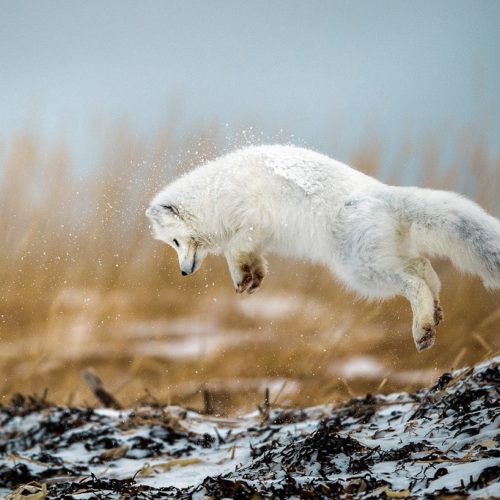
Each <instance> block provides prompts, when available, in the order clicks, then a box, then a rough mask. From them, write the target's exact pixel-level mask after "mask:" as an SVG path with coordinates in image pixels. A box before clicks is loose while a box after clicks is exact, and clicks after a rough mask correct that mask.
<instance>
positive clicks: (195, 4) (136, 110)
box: [0, 0, 500, 159]
mask: <svg viewBox="0 0 500 500" xmlns="http://www.w3.org/2000/svg"><path fill="white" fill-rule="evenodd" d="M499 54H500V1H494V0H492V1H484V0H473V1H458V0H448V1H443V0H431V1H427V0H419V1H414V0H411V1H404V0H394V1H380V0H377V1H371V0H370V1H355V0H346V1H335V0H324V1H318V0H314V1H313V0H307V1H305V0H301V1H296V0H286V1H285V0H280V1H276V0H274V1H264V0H257V1H256V0H252V1H250V0H245V1H242V0H211V1H209V0H196V1H195V0H193V1H189V0H178V1H173V0H170V1H169V0H140V1H139V0H106V1H103V0H97V1H96V0H85V1H78V2H77V1H73V0H57V1H55V0H44V1H39V0H0V138H1V137H5V136H6V135H9V134H10V133H11V132H12V131H13V130H16V129H19V128H20V127H21V126H22V124H23V123H32V124H34V125H33V126H34V127H36V129H37V131H38V132H39V133H41V134H43V135H46V136H48V137H52V136H54V137H55V136H60V135H63V136H65V137H67V138H68V139H69V140H70V142H71V144H72V145H73V146H74V148H75V151H77V154H80V153H82V150H83V149H82V148H83V146H84V147H85V148H89V147H92V145H91V144H90V143H89V140H88V136H89V128H90V123H91V119H92V117H96V116H99V117H104V118H106V119H108V118H112V117H117V118H120V117H124V116H127V117H128V118H129V121H130V123H131V124H133V125H134V126H136V127H137V128H138V130H139V131H140V133H142V134H145V135H147V134H148V133H152V132H153V131H154V130H156V129H157V127H158V126H159V124H160V123H161V122H162V121H163V120H165V118H166V117H167V118H168V116H169V114H171V113H176V114H180V116H181V117H182V123H183V126H184V127H185V129H186V130H194V129H197V128H200V127H202V126H213V125H215V126H217V127H218V128H222V129H223V127H224V125H225V124H228V125H227V127H228V129H230V130H238V129H239V128H240V127H242V126H243V125H244V124H250V123H251V124H253V125H254V126H255V127H256V130H257V131H258V133H262V134H263V137H264V138H271V139H272V138H273V137H275V136H276V134H278V133H279V131H280V130H283V134H282V135H284V136H285V137H292V138H293V140H296V141H297V142H299V143H301V144H305V145H308V146H310V147H312V148H315V149H319V150H322V151H324V152H326V153H329V154H334V155H335V156H337V157H339V156H340V158H341V159H342V156H343V155H344V156H345V155H348V153H349V151H350V150H351V149H353V148H355V147H356V145H357V144H359V142H360V141H363V140H364V138H365V137H366V135H367V131H370V132H373V131H376V133H377V134H378V135H379V136H380V138H381V140H382V141H383V142H384V144H387V146H388V147H389V148H391V147H394V144H395V143H396V142H397V141H398V140H399V139H400V138H401V135H402V134H407V133H408V130H410V132H411V133H413V134H416V135H417V136H420V135H422V136H426V135H428V136H432V135H433V134H441V135H443V134H444V135H446V134H448V133H450V134H452V133H455V132H456V131H457V130H458V131H460V130H464V129H465V130H466V129H468V128H469V129H471V128H473V129H476V130H477V129H478V128H480V129H482V128H484V129H488V131H489V134H490V137H491V139H490V140H489V141H490V145H491V146H492V147H494V148H497V150H498V148H499V146H500V92H499V89H500V61H499ZM33 116H36V119H33ZM30 120H31V122H30ZM333 137H335V139H336V140H333V139H332V138H333ZM335 153H337V154H335Z"/></svg>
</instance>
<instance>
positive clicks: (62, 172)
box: [0, 0, 500, 414]
mask: <svg viewBox="0 0 500 500" xmlns="http://www.w3.org/2000/svg"><path fill="white" fill-rule="evenodd" d="M499 25H500V3H499V2H496V1H493V0H492V1H486V0H484V1H479V2H478V1H463V0H461V1H452V0H448V1H439V2H435V1H420V2H410V1H379V2H371V1H361V0H359V1H355V2H349V1H329V0H328V1H327V0H324V1H319V0H313V1H308V2H302V1H291V0H290V1H273V2H266V1H260V0H259V1H253V2H247V1H240V0H236V1H234V0H217V1H214V2H205V1H201V0H199V1H194V0H193V1H180V0H178V1H167V0H165V1H163V0H162V1H159V0H148V1H146V2H144V1H138V0H120V1H118V0H108V1H107V2H99V1H96V0H88V1H86V2H76V1H62V0H59V1H54V0H46V1H44V2H37V1H34V0H29V1H28V0H17V1H16V2H12V1H9V0H0V203H1V210H0V230H1V234H2V238H1V240H0V256H1V266H0V397H1V398H2V399H1V400H0V402H2V401H3V402H6V401H8V399H9V398H10V397H11V396H12V395H13V394H14V393H16V392H22V393H25V394H26V393H29V394H31V393H34V392H37V393H41V392H43V391H44V390H45V389H48V393H49V399H51V400H53V401H55V402H57V403H61V404H83V403H88V404H95V400H94V398H93V396H92V394H91V393H90V392H89V390H88V389H87V388H86V386H85V384H84V383H83V382H82V379H81V372H82V370H85V369H89V368H91V369H93V370H94V371H95V372H97V373H98V374H99V375H100V376H101V377H102V379H103V380H104V382H105V384H106V387H107V388H108V389H109V390H110V391H111V392H112V393H113V394H114V395H115V396H116V398H117V399H119V400H120V401H121V402H122V403H123V404H126V405H135V404H139V403H141V402H156V403H158V402H159V403H177V404H183V405H186V406H190V407H193V408H198V409H205V410H207V411H210V412H214V413H218V414H231V413H237V412H240V411H243V410H247V409H252V408H255V406H256V405H257V404H259V403H261V402H262V400H263V398H264V391H265V390H266V389H269V392H270V401H271V402H272V403H277V404H281V405H313V404H319V403H325V402H335V401H338V400H341V399H345V398H346V397H350V396H352V395H358V394H365V393H366V392H369V391H384V392H386V391H387V392H388V391H395V390H407V389H414V388H416V387H420V386H423V385H427V384H429V383H431V382H432V381H434V380H435V379H436V378H437V377H438V376H439V375H440V374H441V373H442V372H443V371H445V370H449V369H451V368H452V367H455V368H456V367H461V366H464V365H465V364H468V363H474V362H477V361H479V360H481V359H483V358H485V357H488V356H492V355H493V354H494V353H495V352H497V351H498V349H499V347H500V339H499V335H498V331H499V328H500V306H499V302H500V300H499V294H498V292H487V291H486V290H484V288H483V287H482V285H481V283H480V282H479V280H477V279H475V278H470V277H464V276H461V275H459V274H458V273H457V272H456V271H455V270H454V269H452V268H451V267H450V266H449V265H448V263H447V262H441V261H437V262H436V263H435V267H436V269H437V271H438V273H439V274H440V276H441V279H442V282H443V294H442V305H443V308H444V312H445V322H444V323H443V324H442V325H440V327H439V330H438V341H437V343H436V346H435V347H434V348H433V349H432V350H430V351H427V352H424V353H421V354H419V353H417V352H416V350H415V347H414V344H413V340H412V338H411V311H410V307H409V304H408V303H407V302H406V301H405V300H403V299H395V300H391V301H387V302H384V303H382V304H379V303H375V304H374V303H367V302H363V301H359V300H357V299H356V297H355V296H353V295H352V294H350V293H347V292H345V291H344V290H343V289H342V287H341V286H340V285H339V283H337V282H335V281H334V279H333V278H332V277H331V276H330V275H329V274H328V273H327V272H326V271H325V270H324V269H322V268H319V267H313V269H312V271H311V266H310V265H309V264H308V263H305V262H288V261H284V260H282V259H280V258H277V257H272V258H271V259H270V274H269V276H268V277H267V279H266V281H265V283H264V286H263V288H262V289H261V290H260V291H259V293H258V294H256V295H255V296H242V297H240V296H236V294H235V293H234V291H233V288H232V285H231V280H230V278H229V273H228V271H227V270H226V268H225V262H224V261H223V259H222V258H210V259H208V260H207V261H206V263H205V265H204V267H203V268H202V270H200V271H199V272H198V273H197V274H196V275H194V276H192V277H189V278H182V277H181V276H180V273H179V270H178V266H177V263H176V258H175V256H174V255H173V254H174V252H173V251H172V250H170V249H168V248H166V247H164V246H162V244H161V243H159V242H157V241H153V240H152V239H151V237H150V235H149V229H148V223H147V221H146V219H145V217H144V210H145V207H146V205H147V203H148V201H149V199H150V198H151V197H152V195H153V194H154V193H155V192H156V191H157V190H158V189H159V188H161V187H162V186H163V185H164V184H165V183H167V182H168V181H169V180H171V179H172V178H173V177H174V176H176V175H179V174H180V173H182V172H184V171H186V170H188V169H189V168H191V167H192V166H194V165H198V164H200V163H203V162H204V161H207V160H209V159H212V158H214V157H216V156H217V155H219V154H221V153H223V152H226V151H228V150H230V149H233V148H236V147H238V146H241V145H247V144H259V143H274V142H281V143H293V144H297V145H300V146H305V147H309V148H312V149H315V150H318V151H321V152H323V153H326V154H329V155H331V156H333V157H335V158H337V159H339V160H342V161H345V162H347V163H350V164H351V165H353V166H355V167H356V168H359V169H360V170H363V171H364V172H367V173H369V174H371V175H375V176H377V177H378V178H380V179H382V180H383V181H385V182H389V183H396V184H404V185H411V184H416V185H421V186H427V187H434V188H439V189H452V190H455V191H458V192H461V193H464V194H466V195H467V196H469V197H470V198H472V199H473V200H475V201H477V202H479V203H481V204H482V205H483V206H484V207H485V208H486V209H488V210H489V211H490V212H491V213H493V214H494V215H496V216H497V217H498V216H500V196H499V192H500V93H499V92H498V89H499V88H500V64H499V60H498V53H499V47H500V30H499V29H498V26H499Z"/></svg>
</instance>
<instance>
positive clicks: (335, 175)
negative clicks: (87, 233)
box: [146, 145, 500, 351]
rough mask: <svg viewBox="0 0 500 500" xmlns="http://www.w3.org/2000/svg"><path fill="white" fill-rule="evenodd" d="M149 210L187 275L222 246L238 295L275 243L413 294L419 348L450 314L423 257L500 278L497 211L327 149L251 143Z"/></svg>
mask: <svg viewBox="0 0 500 500" xmlns="http://www.w3.org/2000/svg"><path fill="white" fill-rule="evenodd" d="M146 215H147V216H148V217H149V218H150V220H151V222H152V229H153V233H154V236H155V238H157V239H159V240H162V241H164V242H165V243H167V244H168V245H170V246H171V247H173V248H174V250H176V251H177V254H178V257H179V264H180V268H181V272H182V274H183V275H188V274H192V273H194V272H195V271H196V270H197V269H199V267H200V266H201V263H202V262H203V259H204V258H205V257H206V256H207V254H209V253H211V254H220V253H224V255H225V257H226V259H227V263H228V266H229V271H230V273H231V277H232V280H233V283H234V287H235V289H236V291H237V292H238V293H242V292H245V291H246V292H248V293H253V292H254V291H255V290H257V289H258V288H259V287H260V285H261V283H262V280H263V278H264V276H265V274H266V269H267V263H266V260H265V258H264V255H265V254H266V253H267V252H276V253H279V254H282V255H288V256H293V257H298V258H306V259H309V260H311V261H314V262H317V263H321V264H324V265H325V266H327V267H328V269H330V271H331V272H332V273H334V274H335V275H336V276H337V277H338V278H339V279H340V280H341V281H342V282H344V283H345V284H346V285H347V286H348V287H349V288H350V289H352V290H354V291H356V292H358V293H359V294H361V295H362V296H365V297H373V298H388V297H392V296H395V295H402V296H404V297H406V298H407V299H408V300H409V301H410V303H411V307H412V311H413V328H412V331H413V338H414V341H415V344H416V347H417V349H418V350H419V351H422V350H424V349H428V348H430V347H432V345H433V344H434V340H435V327H436V326H437V325H438V324H439V323H440V321H442V319H443V312H442V309H441V306H440V304H439V291H440V287H441V284H440V281H439V278H438V276H437V274H436V272H435V271H434V269H433V268H432V266H431V263H430V262H429V260H428V259H427V258H426V257H425V256H424V255H429V256H433V255H438V256H445V257H448V258H449V259H451V261H452V262H453V263H454V264H455V266H457V267H458V268H459V269H461V270H463V271H465V272H467V273H472V274H476V275H479V276H480V277H481V279H482V280H483V283H484V285H485V286H486V287H489V288H500V221H499V220H498V219H496V218H494V217H492V216H491V215H488V214H487V213H486V212H485V211H484V210H483V209H482V208H481V207H479V206H478V205H476V204H475V203H473V202H472V201H470V200H468V199H465V198H463V197H462V196H460V195H458V194H456V193H452V192H446V191H435V190H431V189H421V188H417V187H395V186H388V185H385V184H382V183H381V182H379V181H377V180H376V179H374V178H372V177H369V176H367V175H364V174H362V173H361V172H358V171H357V170H354V169H352V168H351V167H349V166H347V165H344V164H343V163H340V162H338V161H335V160H333V159H331V158H329V157H327V156H324V155H322V154H319V153H316V152H313V151H309V150H307V149H302V148H298V147H293V146H281V145H274V146H252V147H247V148H244V149H240V150H237V151H234V152H232V153H229V154H227V155H225V156H222V157H220V158H218V159H216V160H214V161H211V162H208V163H206V164H205V165H203V166H201V167H198V168H196V169H194V170H192V171H191V172H189V173H187V174H185V175H183V176H182V177H180V178H179V179H177V180H175V181H174V182H172V183H171V184H169V185H168V186H167V187H165V188H164V189H163V190H162V191H161V192H160V193H158V194H157V195H156V196H155V198H154V199H153V200H152V202H151V205H150V207H149V208H148V210H147V211H146Z"/></svg>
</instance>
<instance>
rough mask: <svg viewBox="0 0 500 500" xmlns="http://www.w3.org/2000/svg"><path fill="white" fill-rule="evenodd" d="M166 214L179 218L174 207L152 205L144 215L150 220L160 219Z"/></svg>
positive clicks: (177, 210) (177, 211)
mask: <svg viewBox="0 0 500 500" xmlns="http://www.w3.org/2000/svg"><path fill="white" fill-rule="evenodd" d="M167 213H171V214H173V215H175V216H176V217H179V216H180V215H179V209H178V208H177V207H175V206H174V205H152V206H150V207H149V208H148V209H147V210H146V215H147V216H148V217H149V218H150V219H160V218H162V217H163V216H164V215H166V214H167Z"/></svg>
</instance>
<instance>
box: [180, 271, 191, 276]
mask: <svg viewBox="0 0 500 500" xmlns="http://www.w3.org/2000/svg"><path fill="white" fill-rule="evenodd" d="M181 274H182V276H187V275H188V274H189V273H187V272H186V271H181Z"/></svg>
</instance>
